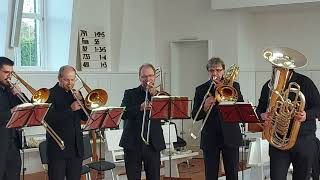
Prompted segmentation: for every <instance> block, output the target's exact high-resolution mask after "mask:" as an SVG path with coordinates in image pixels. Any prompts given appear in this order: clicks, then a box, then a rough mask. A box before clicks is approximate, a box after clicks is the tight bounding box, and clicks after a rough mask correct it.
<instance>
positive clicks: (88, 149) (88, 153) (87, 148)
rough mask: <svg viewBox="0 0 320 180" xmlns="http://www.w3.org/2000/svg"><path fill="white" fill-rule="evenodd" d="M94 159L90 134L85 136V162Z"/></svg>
mask: <svg viewBox="0 0 320 180" xmlns="http://www.w3.org/2000/svg"><path fill="white" fill-rule="evenodd" d="M91 157H92V146H91V143H90V136H89V134H84V135H83V158H82V159H83V160H86V159H89V158H91Z"/></svg>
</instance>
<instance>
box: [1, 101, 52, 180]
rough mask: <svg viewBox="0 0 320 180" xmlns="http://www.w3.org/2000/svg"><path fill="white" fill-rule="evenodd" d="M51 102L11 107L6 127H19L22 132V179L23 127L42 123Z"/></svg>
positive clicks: (23, 173)
mask: <svg viewBox="0 0 320 180" xmlns="http://www.w3.org/2000/svg"><path fill="white" fill-rule="evenodd" d="M50 106H51V104H48V103H34V104H32V103H24V104H20V105H17V106H15V107H13V108H12V110H11V111H12V115H11V118H10V120H9V122H8V123H7V124H6V128H15V129H20V130H21V133H22V140H21V141H22V143H21V144H22V149H21V151H22V170H23V171H22V178H23V179H24V175H25V168H24V148H25V145H24V144H25V143H24V131H23V129H22V128H23V127H32V126H40V125H42V121H43V120H44V118H45V116H46V114H47V113H48V111H49V108H50Z"/></svg>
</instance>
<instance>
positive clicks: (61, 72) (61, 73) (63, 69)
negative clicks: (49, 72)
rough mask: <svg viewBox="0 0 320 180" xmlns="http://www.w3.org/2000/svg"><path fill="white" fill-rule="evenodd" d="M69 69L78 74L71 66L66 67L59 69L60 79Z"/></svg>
mask: <svg viewBox="0 0 320 180" xmlns="http://www.w3.org/2000/svg"><path fill="white" fill-rule="evenodd" d="M67 69H71V70H73V71H74V72H76V70H75V69H74V68H73V67H72V66H70V65H65V66H62V67H61V68H60V69H59V74H58V77H62V76H63V72H64V71H65V70H67Z"/></svg>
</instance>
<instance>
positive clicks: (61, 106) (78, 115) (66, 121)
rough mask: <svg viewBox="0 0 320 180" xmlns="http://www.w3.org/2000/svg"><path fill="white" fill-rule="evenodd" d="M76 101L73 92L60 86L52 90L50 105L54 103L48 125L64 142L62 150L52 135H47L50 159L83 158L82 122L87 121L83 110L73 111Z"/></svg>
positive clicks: (48, 115)
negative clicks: (73, 104)
mask: <svg viewBox="0 0 320 180" xmlns="http://www.w3.org/2000/svg"><path fill="white" fill-rule="evenodd" d="M74 101H75V99H74V98H73V95H72V93H71V91H65V90H64V89H63V88H61V87H60V86H59V85H58V84H56V85H55V86H54V87H53V88H51V89H50V96H49V99H48V103H52V104H51V107H50V110H49V112H48V114H47V116H46V121H47V123H48V124H49V125H50V126H51V127H52V129H53V130H54V131H55V132H56V133H57V134H58V135H59V136H60V138H61V139H62V140H63V141H64V145H65V149H64V150H61V149H60V147H59V146H58V145H57V143H56V142H55V141H54V140H53V138H52V137H51V136H50V134H48V133H47V141H48V148H47V153H48V158H49V160H50V159H65V158H73V157H80V158H81V157H82V156H83V139H82V132H81V126H80V122H81V120H87V116H86V115H85V113H84V112H83V110H78V111H72V109H71V107H70V105H71V104H72V103H73V102H74Z"/></svg>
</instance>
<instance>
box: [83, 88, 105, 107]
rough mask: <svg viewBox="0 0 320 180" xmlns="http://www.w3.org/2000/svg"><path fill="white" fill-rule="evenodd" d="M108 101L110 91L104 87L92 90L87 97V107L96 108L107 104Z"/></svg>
mask: <svg viewBox="0 0 320 180" xmlns="http://www.w3.org/2000/svg"><path fill="white" fill-rule="evenodd" d="M107 101H108V93H107V92H106V91H105V90H103V89H95V90H92V91H91V92H90V93H89V94H88V95H87V96H86V98H85V106H86V108H87V109H90V110H92V109H95V108H98V107H101V106H103V105H105V104H106V103H107Z"/></svg>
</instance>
